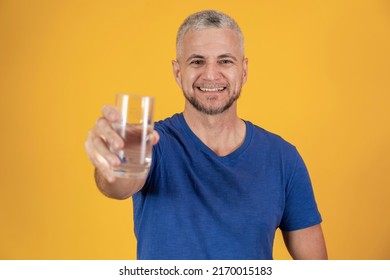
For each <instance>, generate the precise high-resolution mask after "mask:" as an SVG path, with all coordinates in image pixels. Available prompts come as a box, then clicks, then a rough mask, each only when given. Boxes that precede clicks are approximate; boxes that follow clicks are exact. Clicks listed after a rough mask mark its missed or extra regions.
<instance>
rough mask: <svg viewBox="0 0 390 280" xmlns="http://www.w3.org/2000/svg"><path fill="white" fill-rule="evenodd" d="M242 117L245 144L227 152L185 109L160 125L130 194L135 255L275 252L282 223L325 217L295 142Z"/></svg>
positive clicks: (260, 255)
mask: <svg viewBox="0 0 390 280" xmlns="http://www.w3.org/2000/svg"><path fill="white" fill-rule="evenodd" d="M245 123H246V136H245V140H244V142H243V144H242V145H241V146H240V147H239V148H238V149H236V150H235V151H234V152H232V153H230V154H229V155H227V156H222V157H221V156H218V155H216V154H215V153H214V152H213V151H212V150H211V149H210V148H208V147H207V146H206V145H205V144H204V143H203V142H202V141H201V140H200V139H199V138H198V137H197V136H196V135H195V134H194V133H193V132H192V131H191V129H190V128H189V126H188V125H187V123H186V121H185V119H184V117H183V115H182V114H176V115H174V116H172V117H171V118H168V119H166V120H164V121H160V122H157V123H156V124H155V129H156V130H157V131H158V133H159V134H160V141H159V142H158V144H157V145H156V146H154V148H153V160H152V165H151V169H150V173H149V176H148V179H147V181H146V184H145V186H144V187H143V188H142V190H141V191H139V192H138V193H136V194H134V195H133V205H134V230H135V235H136V238H137V258H138V259H160V260H161V259H219V260H223V259H252V260H253V259H272V249H273V242H274V237H275V231H276V229H277V228H278V227H279V228H280V229H281V230H283V231H292V230H298V229H302V228H306V227H309V226H313V225H316V224H318V223H320V222H321V216H320V213H319V211H318V209H317V205H316V202H315V199H314V194H313V190H312V185H311V182H310V178H309V175H308V172H307V169H306V167H305V164H304V162H303V160H302V158H301V157H300V155H299V154H298V152H297V150H296V148H295V147H294V146H292V145H291V144H289V143H287V142H286V141H284V140H283V139H282V138H281V137H279V136H277V135H275V134H272V133H270V132H267V131H265V130H264V129H262V128H260V127H258V126H255V125H253V124H252V123H250V122H248V121H246V122H245Z"/></svg>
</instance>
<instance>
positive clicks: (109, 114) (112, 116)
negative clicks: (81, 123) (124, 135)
mask: <svg viewBox="0 0 390 280" xmlns="http://www.w3.org/2000/svg"><path fill="white" fill-rule="evenodd" d="M101 112H102V114H103V116H104V118H106V119H107V120H108V121H109V122H118V121H120V114H119V111H118V109H117V108H116V107H115V106H112V105H105V106H104V107H103V108H102V110H101Z"/></svg>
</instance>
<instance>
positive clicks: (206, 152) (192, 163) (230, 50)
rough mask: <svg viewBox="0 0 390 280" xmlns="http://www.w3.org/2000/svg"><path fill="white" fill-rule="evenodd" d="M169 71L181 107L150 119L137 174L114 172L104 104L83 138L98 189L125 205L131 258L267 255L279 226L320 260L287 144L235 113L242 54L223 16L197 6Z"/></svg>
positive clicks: (300, 167)
mask: <svg viewBox="0 0 390 280" xmlns="http://www.w3.org/2000/svg"><path fill="white" fill-rule="evenodd" d="M176 47H177V60H176V61H173V62H172V66H173V74H174V77H175V79H176V82H177V84H178V85H179V87H180V88H181V89H182V91H183V93H184V96H185V108H184V111H183V113H180V114H175V115H174V116H172V117H171V118H168V119H166V120H164V121H160V122H157V123H156V124H155V130H156V131H155V141H154V142H155V145H154V147H153V157H152V165H151V168H150V171H149V174H148V175H147V177H145V178H142V179H123V178H115V177H113V175H112V171H111V169H112V167H114V166H118V165H119V164H120V162H119V159H118V158H117V157H116V155H115V154H113V153H111V152H110V149H109V147H112V148H114V149H117V150H120V149H121V147H122V146H123V141H122V139H121V138H120V137H119V136H118V135H117V134H116V133H115V132H114V131H113V129H112V127H111V124H112V123H113V122H115V121H117V120H118V118H119V116H118V113H117V111H116V110H115V109H114V108H113V107H111V106H105V107H104V108H103V110H102V112H103V116H102V117H101V118H100V119H99V120H98V121H97V123H96V126H95V127H94V128H93V129H92V130H91V131H90V132H89V134H88V138H87V141H86V144H85V147H86V151H87V153H88V156H89V158H90V159H91V161H92V162H93V164H94V165H95V166H96V169H95V179H96V183H97V186H98V188H99V189H100V190H101V191H102V192H103V193H104V194H105V195H107V196H109V197H112V198H117V199H125V198H128V197H130V196H132V198H133V204H134V225H135V234H136V237H137V257H138V259H272V248H273V241H274V237H275V231H276V229H277V228H280V229H281V230H282V232H283V237H284V240H285V244H286V246H287V249H288V250H289V252H290V254H291V256H292V257H293V258H294V259H326V258H327V252H326V246H325V241H324V238H323V234H322V230H321V226H320V223H321V221H322V220H321V216H320V214H319V212H318V210H317V205H316V202H315V199H314V195H313V190H312V186H311V183H310V179H309V175H308V173H307V170H306V167H305V165H304V163H303V160H302V159H301V157H300V156H299V154H298V152H297V150H296V149H295V147H294V146H292V145H290V144H289V143H287V142H286V141H284V140H283V139H282V138H280V137H279V136H277V135H274V134H272V133H270V132H267V131H265V130H263V129H262V128H259V127H257V126H255V125H253V124H252V123H250V122H249V121H243V120H242V119H240V118H239V117H238V116H237V99H238V98H239V96H240V92H241V88H242V86H243V85H244V84H245V82H246V80H247V73H248V60H247V59H246V58H245V57H244V41H243V36H242V33H241V31H240V28H239V27H238V25H237V24H236V22H235V21H234V20H233V19H232V18H230V17H229V16H227V15H225V14H223V13H220V12H217V11H202V12H199V13H196V14H193V15H191V16H190V17H188V18H187V19H186V20H185V21H184V23H183V24H182V25H181V27H180V29H179V31H178V35H177V42H176Z"/></svg>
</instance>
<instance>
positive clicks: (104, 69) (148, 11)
mask: <svg viewBox="0 0 390 280" xmlns="http://www.w3.org/2000/svg"><path fill="white" fill-rule="evenodd" d="M210 8H211V9H219V10H221V11H224V12H226V13H228V14H230V15H232V16H233V17H234V18H235V19H236V20H237V21H238V23H239V24H240V25H241V28H242V30H243V32H244V36H245V39H246V46H247V47H246V55H247V57H248V58H249V80H248V83H247V84H246V86H245V87H244V90H243V92H242V97H241V99H240V101H239V113H240V115H241V117H243V118H245V119H249V120H251V121H252V122H254V123H255V124H257V125H260V126H262V127H264V128H265V129H267V130H270V131H273V132H275V133H277V134H280V135H282V136H283V137H284V138H285V139H287V140H288V141H290V142H292V143H293V144H294V145H296V146H297V148H298V149H299V151H300V152H301V154H302V156H303V157H304V159H305V161H306V164H307V166H308V168H309V171H310V174H311V177H312V181H313V185H314V188H315V194H316V198H317V201H318V205H319V207H320V210H321V213H322V216H323V219H324V223H323V229H324V233H325V236H326V241H327V246H328V251H329V257H330V258H331V259H389V258H390V239H389V235H390V222H389V220H390V219H389V216H390V206H389V205H390V203H389V197H390V196H389V195H390V176H389V174H390V168H389V158H390V148H389V143H390V125H389V119H390V110H389V105H390V104H389V103H390V102H389V101H390V98H389V94H390V82H389V81H390V51H389V50H390V2H389V1H387V0H367V1H357V0H350V1H343V0H334V1H326V0H324V1H313V0H306V1H292V0H291V1H287V0H279V1H268V0H264V1H249V0H247V1H245V0H240V1H227V0H220V1H211V0H197V1H182V0H176V1H174V0H165V1H157V0H155V1H151V0H150V1H115V0H114V1H76V0H72V1H49V0H47V1H45V0H36V1H28V0H26V1H18V0H16V1H15V0H0V94H1V99H0V100H1V110H0V119H1V128H0V130H1V140H0V161H1V162H0V163H1V165H0V167H1V169H0V170H1V184H0V259H133V258H135V239H134V234H133V223H132V206H131V200H126V201H115V200H110V199H108V198H106V197H104V196H103V195H101V194H100V193H99V192H98V190H97V189H96V188H95V186H94V180H93V176H92V173H93V168H92V165H91V164H90V162H89V161H88V159H87V156H86V154H85V151H84V141H85V138H86V135H87V131H88V130H89V129H90V128H91V127H92V126H93V125H94V122H95V120H96V119H97V117H98V116H99V115H100V109H101V107H102V106H103V105H104V104H108V103H111V104H112V103H113V102H114V95H115V94H116V93H118V92H129V93H139V94H147V95H154V96H155V97H156V119H161V118H165V117H167V116H170V115H172V114H173V113H175V112H179V111H181V110H182V108H183V97H182V93H181V91H180V90H179V89H178V87H177V86H176V84H175V82H174V79H173V76H172V71H171V60H172V59H174V58H175V35H176V30H177V28H178V26H179V25H180V23H181V22H182V21H183V19H184V18H185V17H186V16H187V15H189V14H190V13H192V12H195V11H198V10H201V9H210ZM243 230H245V229H243ZM274 257H275V259H288V258H289V255H288V253H287V252H286V249H285V248H284V245H283V241H282V239H281V236H280V233H279V232H278V234H277V238H276V241H275V253H274Z"/></svg>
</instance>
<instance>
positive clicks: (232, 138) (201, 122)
mask: <svg viewBox="0 0 390 280" xmlns="http://www.w3.org/2000/svg"><path fill="white" fill-rule="evenodd" d="M183 116H184V119H185V120H186V122H187V124H188V126H189V127H190V129H191V130H192V131H193V132H194V134H195V135H196V136H197V137H198V138H199V139H200V140H201V141H202V142H203V143H204V144H205V145H206V146H208V147H209V148H210V149H211V150H213V151H214V152H215V153H216V154H217V155H219V156H226V155H228V154H230V153H231V152H233V151H234V150H236V149H237V148H238V147H240V146H241V144H242V143H243V142H244V139H245V133H246V126H245V123H244V122H243V121H242V120H241V119H240V118H239V117H238V116H237V113H236V104H233V106H232V107H231V108H229V109H228V110H226V111H225V112H223V113H221V114H217V115H207V114H204V113H201V112H199V111H197V110H196V109H193V108H186V109H185V110H184V112H183Z"/></svg>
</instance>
